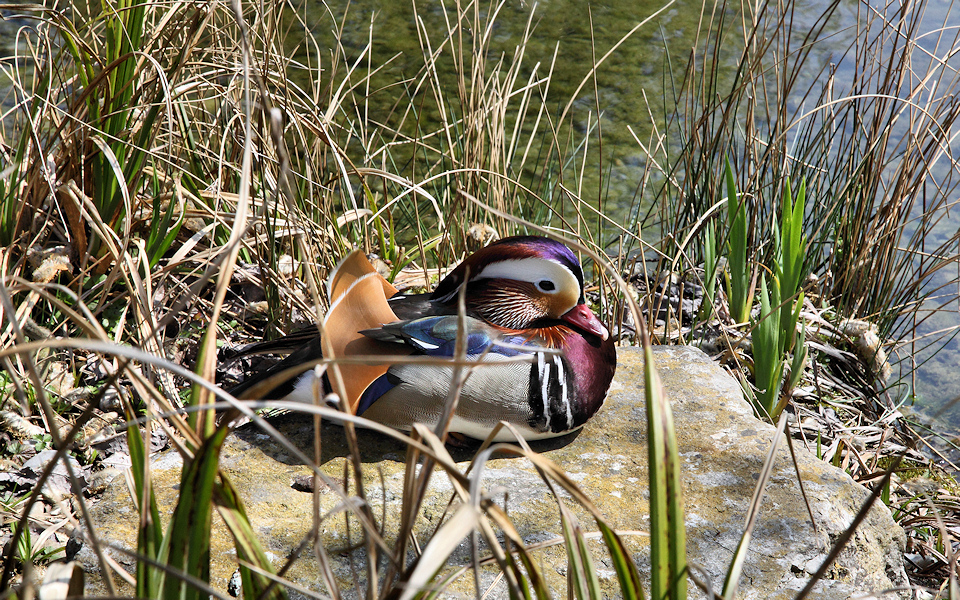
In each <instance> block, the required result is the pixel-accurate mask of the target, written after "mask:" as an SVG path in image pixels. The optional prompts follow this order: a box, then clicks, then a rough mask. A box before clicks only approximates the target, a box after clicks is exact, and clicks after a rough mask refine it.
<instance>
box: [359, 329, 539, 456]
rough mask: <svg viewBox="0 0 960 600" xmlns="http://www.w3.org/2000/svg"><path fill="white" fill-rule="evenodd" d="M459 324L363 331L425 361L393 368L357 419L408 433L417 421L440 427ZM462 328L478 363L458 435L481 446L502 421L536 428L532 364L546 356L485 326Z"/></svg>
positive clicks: (371, 390)
mask: <svg viewBox="0 0 960 600" xmlns="http://www.w3.org/2000/svg"><path fill="white" fill-rule="evenodd" d="M458 321H459V319H458V317H456V316H441V317H426V318H423V319H415V320H412V321H400V322H397V323H391V324H389V325H386V326H384V327H380V328H377V329H375V330H368V331H364V334H365V335H366V336H368V337H370V338H372V339H375V340H377V341H380V342H384V343H391V342H392V343H394V344H396V345H404V346H407V347H409V348H411V349H415V350H416V355H417V356H423V357H424V362H423V363H420V364H410V363H403V364H395V365H393V366H391V367H390V368H389V369H388V370H387V372H386V373H384V374H383V375H382V376H381V377H379V378H378V379H377V380H376V381H374V382H372V383H371V384H370V386H368V387H367V388H366V390H364V392H363V394H362V395H361V398H360V403H359V405H358V406H357V414H361V415H363V416H364V417H366V418H369V419H372V420H374V421H377V422H379V423H382V424H384V425H388V426H390V427H394V428H396V429H402V430H409V429H411V427H412V425H413V423H415V422H419V423H424V424H427V425H429V426H432V425H434V424H436V422H437V420H438V419H439V418H440V415H441V414H442V412H443V408H444V404H445V403H446V402H447V400H448V397H449V396H450V391H451V385H452V382H453V374H454V364H453V361H451V360H450V359H451V358H452V357H454V356H455V349H456V340H457V335H458V331H459V329H458V328H459V327H460V325H459V323H458ZM463 327H464V329H463V333H464V335H465V336H466V338H465V339H466V357H467V359H468V361H471V362H472V363H474V364H472V365H470V367H469V368H470V374H469V376H468V377H467V379H466V381H465V382H464V384H463V386H462V388H461V389H460V395H459V401H458V406H457V411H456V416H455V417H454V423H453V426H452V428H451V430H453V431H458V432H460V433H464V434H466V435H470V436H471V437H478V438H481V439H482V438H483V437H484V436H485V435H486V433H487V432H489V431H490V429H492V428H493V427H494V426H495V425H496V424H497V423H499V422H500V421H501V420H504V421H508V422H511V423H517V424H520V425H521V426H525V427H531V426H532V425H528V424H529V423H532V422H533V421H535V420H536V415H535V414H534V410H533V408H532V407H531V405H530V401H529V398H530V386H531V381H532V379H531V374H532V371H533V370H534V369H535V367H534V365H533V364H532V363H534V362H535V361H536V355H537V353H538V352H541V351H544V349H543V348H541V347H539V346H537V345H532V344H531V343H530V342H529V340H527V339H526V338H523V337H521V336H519V335H515V334H505V333H503V332H502V331H501V330H499V329H496V328H494V327H491V326H489V325H487V324H486V323H484V322H483V321H480V320H478V319H473V318H466V319H465V321H464V326H463ZM431 359H432V360H431ZM444 362H448V364H444Z"/></svg>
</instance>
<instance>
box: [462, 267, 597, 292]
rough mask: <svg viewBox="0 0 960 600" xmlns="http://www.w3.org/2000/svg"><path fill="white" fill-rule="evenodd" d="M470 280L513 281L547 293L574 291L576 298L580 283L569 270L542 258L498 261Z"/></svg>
mask: <svg viewBox="0 0 960 600" xmlns="http://www.w3.org/2000/svg"><path fill="white" fill-rule="evenodd" d="M472 279H474V280H476V279H513V280H515V281H526V282H529V283H532V284H534V285H536V286H537V289H539V290H541V291H544V292H547V293H559V292H561V291H564V290H569V291H576V293H577V296H579V295H580V282H579V281H578V280H577V277H576V276H575V275H574V274H573V273H571V272H570V269H568V268H567V267H565V266H564V265H562V264H560V263H558V262H555V261H552V260H547V259H544V258H520V259H515V260H500V261H497V262H495V263H491V264H489V265H487V266H486V267H484V269H483V270H482V271H480V273H478V274H477V276H476V277H473V278H472ZM542 281H549V282H550V283H552V284H553V286H554V288H553V289H552V290H550V289H545V288H544V287H541V286H540V285H539V284H540V282H542ZM547 287H549V286H547Z"/></svg>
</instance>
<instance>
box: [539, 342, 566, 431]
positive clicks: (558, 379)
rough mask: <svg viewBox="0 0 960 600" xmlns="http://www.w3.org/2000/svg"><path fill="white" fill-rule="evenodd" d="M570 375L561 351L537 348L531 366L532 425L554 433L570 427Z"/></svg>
mask: <svg viewBox="0 0 960 600" xmlns="http://www.w3.org/2000/svg"><path fill="white" fill-rule="evenodd" d="M570 375H571V374H570V373H568V371H567V365H566V363H565V362H564V361H563V359H562V358H561V357H560V355H558V354H551V355H550V356H549V357H548V356H547V355H546V353H545V352H537V362H536V363H535V364H534V365H532V367H531V369H530V395H529V401H530V410H531V413H532V415H531V418H530V426H531V427H533V428H535V429H537V430H540V431H552V432H554V433H559V432H562V431H568V430H570V429H573V427H574V424H575V420H574V416H573V398H572V397H571V395H570V389H569V386H570V384H571V383H572V381H571V377H570Z"/></svg>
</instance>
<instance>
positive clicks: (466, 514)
mask: <svg viewBox="0 0 960 600" xmlns="http://www.w3.org/2000/svg"><path fill="white" fill-rule="evenodd" d="M479 526H480V513H479V512H478V511H477V510H476V508H475V507H474V506H473V504H472V503H469V502H468V503H465V504H461V505H460V508H459V509H457V511H456V512H455V513H453V516H452V517H450V518H449V519H447V521H446V522H445V523H444V524H443V526H441V527H440V529H439V530H438V531H437V532H436V533H435V534H434V535H433V537H432V538H430V542H429V543H428V544H427V546H426V548H424V549H423V554H421V555H420V558H419V559H418V560H417V566H416V567H414V569H413V572H412V573H410V576H409V577H408V578H407V580H406V581H405V582H404V588H403V592H402V593H401V594H400V600H409V599H410V598H413V597H415V596H416V595H417V594H419V593H421V592H422V591H424V590H426V589H428V588H429V582H430V581H431V580H432V579H433V578H434V577H435V576H436V574H437V573H438V572H439V571H440V569H442V568H443V565H444V564H445V563H446V561H447V558H448V557H449V556H450V554H451V553H452V552H453V551H454V550H455V549H456V548H457V546H459V545H460V543H461V542H462V541H463V540H464V539H466V538H467V536H468V535H469V534H470V533H471V532H472V531H474V530H475V529H477V528H478V527H479Z"/></svg>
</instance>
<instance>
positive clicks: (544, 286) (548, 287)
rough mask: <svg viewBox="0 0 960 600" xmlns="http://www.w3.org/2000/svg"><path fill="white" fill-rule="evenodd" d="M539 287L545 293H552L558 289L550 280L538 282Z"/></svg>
mask: <svg viewBox="0 0 960 600" xmlns="http://www.w3.org/2000/svg"><path fill="white" fill-rule="evenodd" d="M537 287H538V288H540V289H541V290H543V291H544V292H552V291H553V290H555V289H557V286H556V285H554V283H553V282H552V281H550V280H549V279H543V280H541V281H538V282H537Z"/></svg>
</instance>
